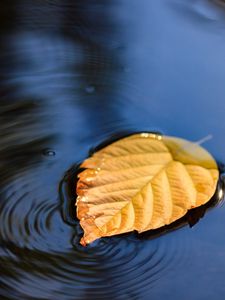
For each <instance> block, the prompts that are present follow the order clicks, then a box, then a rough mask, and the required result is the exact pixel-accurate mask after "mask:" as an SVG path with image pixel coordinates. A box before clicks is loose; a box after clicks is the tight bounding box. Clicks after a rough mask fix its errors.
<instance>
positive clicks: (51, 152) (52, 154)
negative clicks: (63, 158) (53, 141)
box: [42, 148, 56, 157]
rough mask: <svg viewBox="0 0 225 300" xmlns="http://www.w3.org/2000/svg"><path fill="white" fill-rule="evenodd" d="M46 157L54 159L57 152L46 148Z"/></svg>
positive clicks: (44, 151)
mask: <svg viewBox="0 0 225 300" xmlns="http://www.w3.org/2000/svg"><path fill="white" fill-rule="evenodd" d="M42 153H43V155H44V156H48V157H53V156H55V155H56V152H55V151H54V150H53V149H50V148H46V149H44V150H43V151H42Z"/></svg>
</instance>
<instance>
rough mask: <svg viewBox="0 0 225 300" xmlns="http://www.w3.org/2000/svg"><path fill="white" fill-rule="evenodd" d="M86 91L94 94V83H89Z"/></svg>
mask: <svg viewBox="0 0 225 300" xmlns="http://www.w3.org/2000/svg"><path fill="white" fill-rule="evenodd" d="M85 92H86V93H88V94H93V93H94V92H95V87H94V86H93V85H88V86H86V88H85Z"/></svg>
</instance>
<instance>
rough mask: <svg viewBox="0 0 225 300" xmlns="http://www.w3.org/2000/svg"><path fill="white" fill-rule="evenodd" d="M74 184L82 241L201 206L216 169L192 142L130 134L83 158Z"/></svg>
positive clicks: (156, 224)
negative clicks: (75, 186)
mask: <svg viewBox="0 0 225 300" xmlns="http://www.w3.org/2000/svg"><path fill="white" fill-rule="evenodd" d="M81 168H85V169H86V170H84V171H83V172H81V173H80V174H79V175H78V177H79V181H78V183H77V195H78V197H77V202H76V205H77V216H78V218H79V219H80V224H81V227H82V228H83V230H84V237H83V238H82V240H81V243H82V244H83V245H85V244H86V243H90V242H92V241H94V240H96V239H97V238H99V237H102V236H112V235H115V234H121V233H126V232H130V231H133V230H137V231H138V232H139V233H141V232H144V231H148V230H152V229H158V228H160V227H163V226H165V225H168V224H171V223H173V222H175V221H176V220H178V219H180V218H181V217H183V216H184V215H185V214H186V213H187V211H188V210H190V209H192V208H195V207H198V206H201V205H203V204H205V203H206V202H207V201H208V200H209V199H211V197H212V196H213V194H214V193H215V190H216V186H217V181H218V175H219V172H218V168H217V164H216V162H215V160H214V159H213V158H212V156H211V155H210V154H209V153H208V152H207V151H206V150H204V149H203V148H202V147H200V146H199V145H197V144H195V143H191V142H188V141H186V140H183V139H179V138H174V137H167V136H165V137H162V136H159V135H156V134H148V133H142V134H135V135H132V136H129V137H127V138H123V139H121V140H119V141H117V142H115V143H112V144H111V145H109V146H107V147H105V148H103V149H102V150H99V151H97V152H96V153H95V154H94V155H93V156H92V157H90V158H88V159H86V160H85V161H84V162H83V163H82V164H81Z"/></svg>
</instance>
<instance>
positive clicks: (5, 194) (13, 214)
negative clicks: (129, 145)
mask: <svg viewBox="0 0 225 300" xmlns="http://www.w3.org/2000/svg"><path fill="white" fill-rule="evenodd" d="M224 34H225V5H224V2H223V1H219V0H218V1H213V0H211V1H207V0H188V1H187V0H179V1H178V0H158V1H149V0H140V1H135V0H129V1H126V0H116V1H115V0H107V3H106V1H102V0H96V1H90V0H85V1H84V0H82V1H81V0H80V1H70V0H64V1H62V0H52V1H50V0H48V1H47V0H46V1H26V0H17V1H12V2H9V1H1V10H0V79H1V80H0V101H1V106H0V128H1V131H0V266H1V267H0V295H1V299H10V300H11V299H24V300H26V299H27V300H30V299H43V300H47V299H48V300H59V299H60V300H74V299H84V300H86V299H94V300H95V299H96V300H99V299H106V298H110V299H115V300H117V299H118V300H119V299H141V300H147V299H154V300H161V299H174V300H176V299H183V300H186V299H187V300H188V299H193V300H195V299H196V300H201V299H204V300H211V299H212V298H214V299H216V300H223V299H224V295H225V286H224V278H225V234H224V232H225V208H224V206H221V205H219V206H217V207H215V208H213V209H212V210H211V211H210V212H208V213H206V216H205V217H204V218H203V219H201V220H200V222H199V223H198V224H196V225H195V226H194V227H192V228H190V227H188V226H185V227H182V228H181V229H179V230H177V231H173V232H171V233H169V234H166V235H162V236H160V237H158V238H155V239H149V238H142V239H139V238H137V236H135V235H133V234H129V235H125V236H121V237H113V238H108V239H107V238H105V239H101V240H99V241H97V242H95V243H93V245H90V246H89V247H87V248H83V247H82V246H81V245H79V243H78V241H79V239H80V235H81V234H82V232H81V230H80V228H79V226H78V223H77V221H76V220H75V218H74V220H73V218H72V213H71V210H70V206H69V204H68V203H71V201H73V197H74V195H69V200H68V201H69V202H68V203H67V205H65V204H64V205H63V203H62V201H61V197H60V193H59V185H60V182H61V180H62V178H63V177H64V175H65V174H66V172H67V170H70V169H71V167H72V166H73V165H74V164H78V163H79V162H80V161H82V160H83V159H84V158H85V157H86V156H87V155H88V152H89V150H90V148H93V147H95V146H96V145H98V144H99V143H100V142H102V141H104V140H105V139H108V138H110V137H111V136H112V135H116V134H118V133H121V132H134V131H159V132H162V133H164V134H167V135H175V136H179V137H183V138H186V139H189V140H192V141H196V140H199V139H201V138H203V137H205V136H207V135H208V134H211V135H212V136H213V139H211V140H210V141H207V142H206V143H205V144H204V146H205V148H207V149H208V150H209V151H210V152H211V153H212V154H213V155H214V157H215V158H216V159H217V160H218V161H220V162H222V163H223V162H225V153H224V149H225V139H224V133H225V122H224V112H225V102H224V95H225V85H224V79H225V60H224V53H225V40H224ZM67 192H68V191H67ZM67 196H68V195H67Z"/></svg>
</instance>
